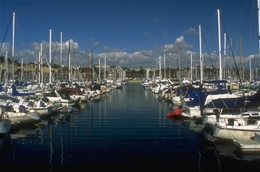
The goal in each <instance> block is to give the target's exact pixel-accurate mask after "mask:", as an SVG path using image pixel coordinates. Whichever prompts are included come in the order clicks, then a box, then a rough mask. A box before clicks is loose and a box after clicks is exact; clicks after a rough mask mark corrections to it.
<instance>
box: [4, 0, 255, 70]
mask: <svg viewBox="0 0 260 172" xmlns="http://www.w3.org/2000/svg"><path fill="white" fill-rule="evenodd" d="M217 9H219V10H220V13H221V35H222V36H221V37H222V57H224V54H223V49H224V43H223V35H224V33H226V34H227V38H232V50H233V52H234V56H235V59H236V60H238V59H239V57H240V41H239V38H240V36H242V41H241V42H242V57H243V64H244V65H245V67H248V59H250V58H253V57H255V58H256V56H258V55H257V54H258V18H257V16H258V14H257V0H139V1H137V0H106V1H105V0H95V1H94V0H76V1H73V0H52V1H51V0H1V1H0V26H1V27H0V35H1V43H2V42H3V46H2V49H1V52H0V55H5V53H6V51H8V56H9V57H11V42H12V23H11V25H10V26H9V29H8V30H7V28H8V24H9V21H10V19H11V18H12V15H13V12H15V14H16V17H15V19H16V23H15V43H14V44H15V55H14V58H15V60H18V61H20V60H21V58H24V59H25V61H30V62H31V61H36V60H37V59H38V53H39V49H40V43H42V44H43V47H44V50H43V59H44V60H43V61H48V60H49V45H48V44H49V37H50V36H49V33H50V32H49V31H50V29H51V30H52V36H51V37H52V44H51V45H52V57H53V58H54V59H53V60H54V63H60V33H61V32H62V40H63V41H62V42H63V43H62V47H63V55H62V61H63V62H62V64H63V65H67V59H68V55H67V53H68V46H66V45H68V41H69V40H71V42H72V45H71V47H72V49H71V57H72V65H77V66H87V65H90V64H88V60H87V57H88V51H89V52H90V57H91V50H92V49H93V57H94V63H97V59H99V58H100V61H101V63H104V58H105V57H106V63H107V65H119V66H123V67H139V66H143V67H158V60H157V59H158V57H159V56H160V55H161V56H162V57H163V56H164V54H165V57H166V60H165V61H166V67H173V66H176V67H177V66H178V64H179V63H178V59H179V52H180V57H181V66H184V67H185V66H189V65H190V52H192V53H193V65H199V35H198V28H199V25H201V28H202V34H203V37H202V53H203V57H204V59H205V65H208V66H212V65H214V66H219V65H218V61H219V60H218V58H219V55H218V51H219V47H218V23H217ZM6 30H7V34H6ZM5 36H6V37H5ZM4 37H5V39H4ZM3 40H4V41H3ZM227 51H228V54H227V56H230V48H229V46H228V43H227ZM227 58H228V59H227V63H226V64H227V65H229V66H228V67H232V66H234V65H233V61H234V60H233V58H232V57H227ZM210 59H211V60H210ZM211 61H212V62H211ZM162 64H163V63H162ZM254 64H255V65H257V64H256V63H254ZM163 67H164V66H162V68H163Z"/></svg>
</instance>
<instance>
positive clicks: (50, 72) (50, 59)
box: [49, 29, 51, 84]
mask: <svg viewBox="0 0 260 172" xmlns="http://www.w3.org/2000/svg"><path fill="white" fill-rule="evenodd" d="M49 83H50V84H51V29H50V40H49Z"/></svg>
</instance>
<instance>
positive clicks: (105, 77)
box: [104, 57, 107, 80]
mask: <svg viewBox="0 0 260 172" xmlns="http://www.w3.org/2000/svg"><path fill="white" fill-rule="evenodd" d="M106 59H107V57H105V70H104V79H105V80H106V79H107V76H106V72H107V60H106Z"/></svg>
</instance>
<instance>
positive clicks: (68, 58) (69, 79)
mask: <svg viewBox="0 0 260 172" xmlns="http://www.w3.org/2000/svg"><path fill="white" fill-rule="evenodd" d="M68 59H69V60H68V66H69V78H68V80H69V82H70V72H71V69H70V40H69V53H68Z"/></svg>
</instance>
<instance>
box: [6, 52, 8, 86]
mask: <svg viewBox="0 0 260 172" xmlns="http://www.w3.org/2000/svg"><path fill="white" fill-rule="evenodd" d="M7 85H8V52H7V51H6V52H5V88H7ZM5 91H6V89H5Z"/></svg>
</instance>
